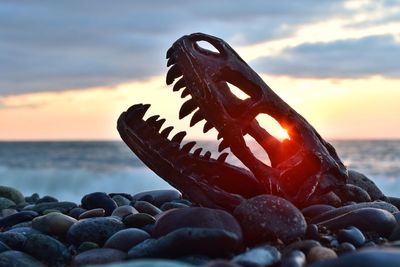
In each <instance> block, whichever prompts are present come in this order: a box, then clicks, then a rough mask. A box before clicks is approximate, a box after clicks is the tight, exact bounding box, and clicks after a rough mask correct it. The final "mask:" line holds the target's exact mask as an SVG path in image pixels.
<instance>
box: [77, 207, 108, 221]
mask: <svg viewBox="0 0 400 267" xmlns="http://www.w3.org/2000/svg"><path fill="white" fill-rule="evenodd" d="M105 214H106V211H105V210H104V209H103V208H97V209H91V210H87V211H84V212H82V213H81V214H80V215H79V217H78V218H79V220H82V219H87V218H95V217H104V215H105Z"/></svg>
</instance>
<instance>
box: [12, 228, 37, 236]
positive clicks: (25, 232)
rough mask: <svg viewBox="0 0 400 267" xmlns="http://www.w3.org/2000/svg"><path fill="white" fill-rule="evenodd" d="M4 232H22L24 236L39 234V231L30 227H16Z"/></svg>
mask: <svg viewBox="0 0 400 267" xmlns="http://www.w3.org/2000/svg"><path fill="white" fill-rule="evenodd" d="M6 233H19V234H23V235H24V236H29V235H33V234H41V232H40V231H38V230H36V229H33V228H32V227H17V228H12V229H10V230H7V231H6Z"/></svg>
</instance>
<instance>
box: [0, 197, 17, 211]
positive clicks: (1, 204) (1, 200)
mask: <svg viewBox="0 0 400 267" xmlns="http://www.w3.org/2000/svg"><path fill="white" fill-rule="evenodd" d="M13 206H15V202H14V201H12V200H11V199H8V198H5V197H0V210H4V209H8V208H10V207H13Z"/></svg>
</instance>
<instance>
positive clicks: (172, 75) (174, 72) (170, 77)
mask: <svg viewBox="0 0 400 267" xmlns="http://www.w3.org/2000/svg"><path fill="white" fill-rule="evenodd" d="M179 76H182V72H181V71H180V70H179V67H178V65H176V64H175V65H172V67H171V68H169V70H168V72H167V79H166V82H167V84H168V85H170V84H171V83H173V82H174V80H175V79H176V78H178V77H179Z"/></svg>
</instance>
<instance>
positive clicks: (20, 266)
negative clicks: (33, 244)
mask: <svg viewBox="0 0 400 267" xmlns="http://www.w3.org/2000/svg"><path fill="white" fill-rule="evenodd" d="M0 266H4V267H5V266H7V267H8V266H10V267H11V266H15V267H46V265H44V264H43V263H41V262H40V261H38V260H37V259H35V258H34V257H32V256H30V255H28V254H26V253H24V252H21V251H16V250H8V251H4V252H2V253H0Z"/></svg>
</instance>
